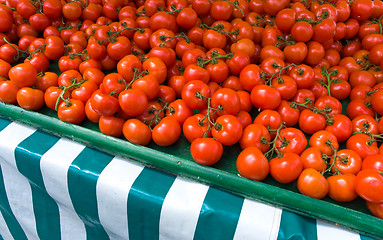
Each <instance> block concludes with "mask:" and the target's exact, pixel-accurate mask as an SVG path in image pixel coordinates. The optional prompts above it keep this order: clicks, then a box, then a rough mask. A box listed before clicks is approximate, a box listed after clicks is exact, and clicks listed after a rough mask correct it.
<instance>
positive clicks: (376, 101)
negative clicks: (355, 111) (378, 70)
mask: <svg viewBox="0 0 383 240" xmlns="http://www.w3.org/2000/svg"><path fill="white" fill-rule="evenodd" d="M382 99H383V90H378V91H376V92H375V93H374V94H373V95H372V98H371V104H372V108H373V109H374V110H375V111H376V112H377V113H378V114H379V115H382V114H383V107H382V104H381V103H382Z"/></svg>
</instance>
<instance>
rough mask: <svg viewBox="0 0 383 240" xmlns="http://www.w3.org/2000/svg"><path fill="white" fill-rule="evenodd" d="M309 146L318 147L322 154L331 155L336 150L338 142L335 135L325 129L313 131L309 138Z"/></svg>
mask: <svg viewBox="0 0 383 240" xmlns="http://www.w3.org/2000/svg"><path fill="white" fill-rule="evenodd" d="M309 146H310V147H318V148H319V149H320V151H321V152H322V153H323V154H326V155H327V156H332V155H333V154H334V151H335V150H338V148H339V144H338V140H337V138H336V136H335V135H334V134H332V133H331V132H327V131H325V130H321V131H318V132H316V133H314V134H313V135H312V136H311V137H310V140H309Z"/></svg>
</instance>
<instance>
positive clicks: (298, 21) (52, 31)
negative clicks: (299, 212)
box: [0, 0, 383, 218]
mask: <svg viewBox="0 0 383 240" xmlns="http://www.w3.org/2000/svg"><path fill="white" fill-rule="evenodd" d="M0 2H1V4H0V23H1V24H0V78H1V80H0V100H1V101H2V102H6V103H9V104H18V105H19V106H20V107H22V108H24V109H28V110H34V111H36V110H39V109H41V108H43V107H44V106H46V107H48V108H51V109H53V110H55V111H57V115H58V118H59V119H61V120H62V121H65V122H69V123H73V124H80V123H81V122H83V121H84V120H85V119H88V120H90V121H92V122H95V123H98V125H99V128H100V131H101V132H102V133H104V134H107V135H110V136H115V137H122V136H123V137H124V138H126V139H127V140H128V141H130V142H132V143H135V144H139V145H147V144H149V143H150V142H151V141H153V142H154V143H156V144H157V145H159V146H169V145H172V144H174V143H175V142H176V141H177V140H178V139H179V137H180V136H181V134H183V135H184V136H185V137H186V139H187V140H188V141H189V142H190V143H191V146H190V151H191V155H192V157H193V159H194V160H195V161H196V162H197V163H199V164H203V165H207V166H210V165H213V164H215V163H217V162H218V161H219V160H220V159H221V157H222V154H223V148H224V146H230V145H235V144H237V145H238V146H239V147H241V148H242V149H243V150H242V152H241V153H240V154H239V155H238V158H237V160H236V161H237V169H238V172H239V173H240V174H241V175H242V176H243V177H245V178H249V179H252V180H256V181H262V180H263V179H265V178H266V176H268V175H269V174H270V175H271V176H272V177H273V178H275V179H276V180H277V181H278V182H281V183H290V182H293V181H297V186H298V189H299V191H300V192H301V193H302V194H305V195H307V196H310V197H313V198H318V199H321V198H323V197H325V196H329V197H330V198H332V199H334V200H337V201H341V202H346V201H352V200H354V199H355V198H357V196H360V197H362V198H363V199H365V200H366V202H367V205H368V207H369V209H370V210H371V211H372V212H373V214H374V215H376V216H378V217H380V218H383V145H380V144H378V142H380V141H381V140H382V139H383V135H382V134H383V118H381V116H382V115H383V90H381V88H382V87H383V71H382V67H383V26H382V24H383V20H382V16H383V3H382V1H381V0H374V1H373V0H352V1H349V0H328V1H324V0H303V1H299V0H298V1H294V0H293V1H290V0H191V1H189V0H136V1H129V0H69V1H65V0H45V1H42V0H0ZM52 64H57V65H58V68H59V70H60V72H59V73H58V72H52V71H49V69H50V66H51V65H52ZM345 101H346V102H348V105H347V107H346V109H343V106H342V102H345ZM306 136H309V138H308V140H307V138H306ZM340 143H344V144H345V146H346V148H344V149H339V144H340Z"/></svg>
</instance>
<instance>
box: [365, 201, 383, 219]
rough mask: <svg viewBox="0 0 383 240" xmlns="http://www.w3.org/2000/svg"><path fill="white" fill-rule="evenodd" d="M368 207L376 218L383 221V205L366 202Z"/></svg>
mask: <svg viewBox="0 0 383 240" xmlns="http://www.w3.org/2000/svg"><path fill="white" fill-rule="evenodd" d="M366 205H367V207H368V209H369V210H370V211H371V213H372V214H373V215H374V216H375V217H378V218H380V219H383V203H374V202H369V201H366Z"/></svg>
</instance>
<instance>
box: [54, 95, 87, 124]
mask: <svg viewBox="0 0 383 240" xmlns="http://www.w3.org/2000/svg"><path fill="white" fill-rule="evenodd" d="M57 116H58V118H59V119H60V120H61V121H64V122H68V123H72V124H79V123H81V122H82V121H84V119H85V104H84V103H83V102H82V101H80V100H77V99H69V101H68V102H64V101H63V102H62V103H61V104H60V105H59V107H58V109H57Z"/></svg>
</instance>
